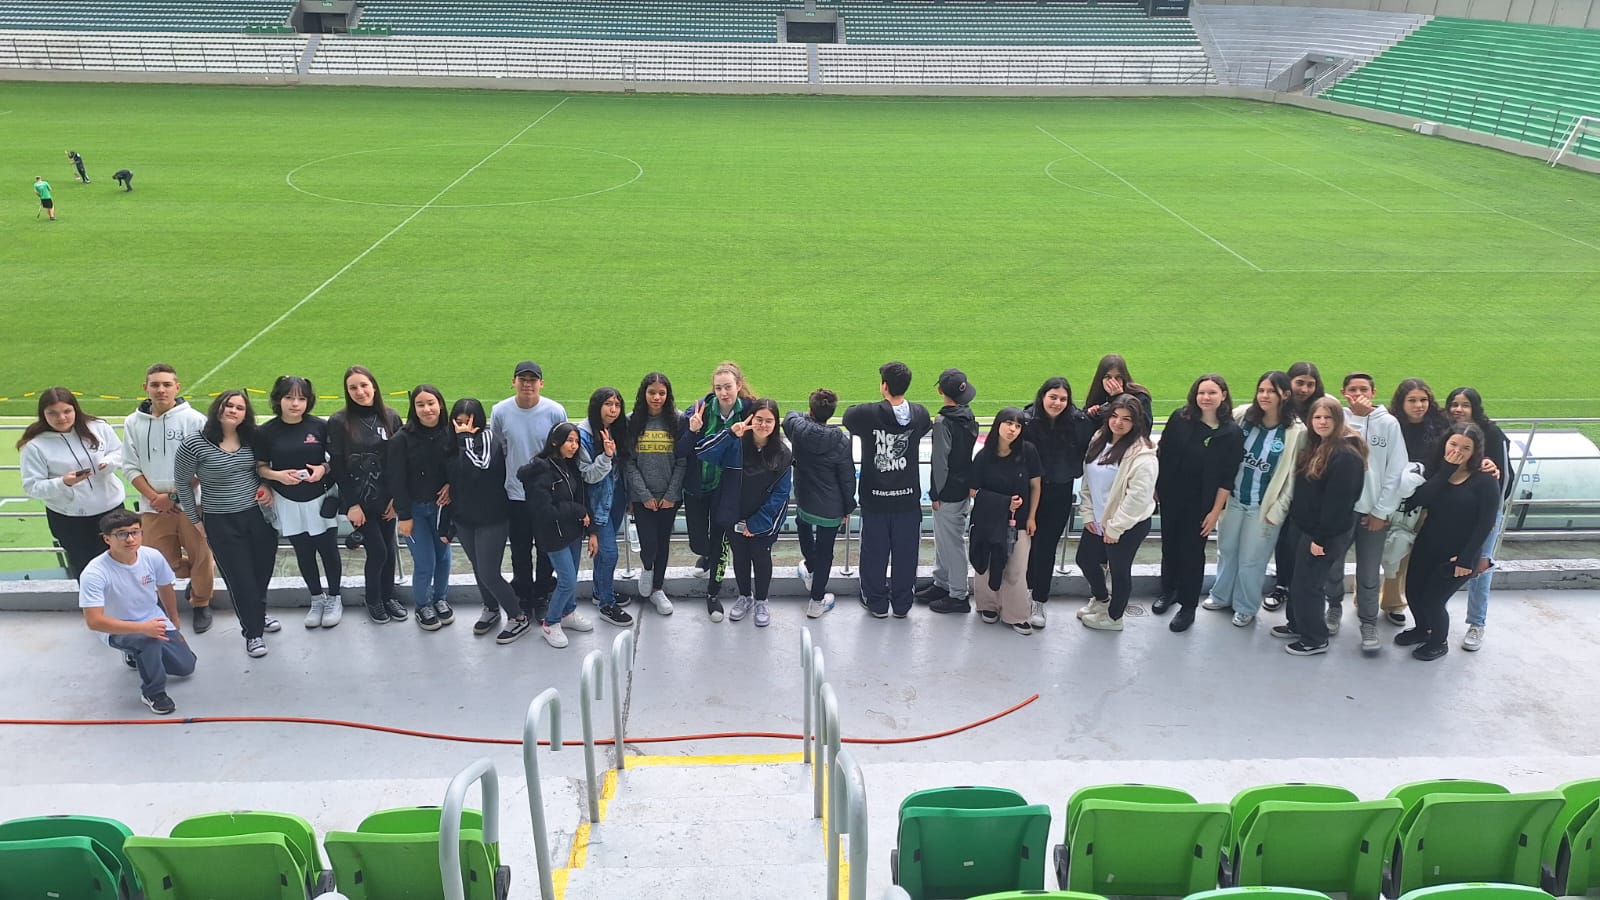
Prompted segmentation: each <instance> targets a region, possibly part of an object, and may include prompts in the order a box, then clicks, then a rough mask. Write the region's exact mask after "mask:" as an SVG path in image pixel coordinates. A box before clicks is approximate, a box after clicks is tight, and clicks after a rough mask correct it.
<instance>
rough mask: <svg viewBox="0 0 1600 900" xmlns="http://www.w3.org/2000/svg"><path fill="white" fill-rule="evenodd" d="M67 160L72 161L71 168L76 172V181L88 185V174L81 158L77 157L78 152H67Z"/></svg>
mask: <svg viewBox="0 0 1600 900" xmlns="http://www.w3.org/2000/svg"><path fill="white" fill-rule="evenodd" d="M67 159H70V160H72V167H73V168H74V169H77V170H78V181H80V182H82V183H84V184H88V183H89V172H88V170H87V169H85V168H84V167H83V157H81V156H79V155H78V151H76V150H68V151H67Z"/></svg>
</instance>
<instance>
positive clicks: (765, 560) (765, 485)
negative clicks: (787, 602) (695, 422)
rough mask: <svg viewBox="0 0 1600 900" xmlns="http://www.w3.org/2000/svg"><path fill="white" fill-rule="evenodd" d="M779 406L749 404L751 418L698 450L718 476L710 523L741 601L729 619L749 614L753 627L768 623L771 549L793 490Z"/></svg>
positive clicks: (759, 402) (763, 402)
mask: <svg viewBox="0 0 1600 900" xmlns="http://www.w3.org/2000/svg"><path fill="white" fill-rule="evenodd" d="M778 415H779V413H778V404H777V403H776V402H775V401H773V400H770V399H767V398H764V397H763V398H760V399H757V400H755V401H753V402H751V404H750V414H749V415H748V416H746V417H745V418H744V419H743V420H742V421H739V422H734V423H732V424H730V425H729V426H728V428H727V429H726V431H724V432H720V433H718V434H717V435H716V436H714V437H713V438H712V439H711V440H710V441H709V442H707V443H706V444H705V446H704V447H703V448H702V449H701V450H699V451H698V456H699V459H700V461H701V462H703V463H707V464H710V465H714V466H717V467H719V468H720V469H721V470H722V472H721V476H720V477H719V479H718V481H717V490H716V493H715V494H714V495H713V496H712V504H713V505H712V513H711V515H712V521H713V522H714V523H716V525H717V526H718V527H719V528H722V529H723V530H724V531H726V533H727V534H728V536H729V538H728V540H729V542H730V546H731V549H732V551H733V576H734V580H735V581H736V582H737V584H738V586H739V597H738V599H736V600H735V601H734V602H733V606H731V607H729V609H728V620H729V621H731V622H737V621H739V620H740V619H743V618H744V617H745V616H746V615H749V616H750V617H751V618H752V619H754V620H755V623H756V627H757V628H765V627H767V625H768V624H769V623H770V622H771V621H772V617H771V612H770V610H769V609H768V608H767V591H768V589H769V588H770V586H771V584H772V545H773V543H774V542H776V541H777V539H778V532H779V531H781V530H782V529H783V523H784V520H785V519H786V518H787V517H788V508H789V495H790V493H791V491H792V490H793V487H794V477H793V468H792V463H793V462H794V454H793V453H792V452H791V451H790V449H789V445H788V443H787V442H785V441H784V439H783V433H782V432H780V431H779V430H778Z"/></svg>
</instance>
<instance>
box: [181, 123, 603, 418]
mask: <svg viewBox="0 0 1600 900" xmlns="http://www.w3.org/2000/svg"><path fill="white" fill-rule="evenodd" d="M571 99H572V98H571V97H562V98H561V100H560V101H558V102H557V103H556V105H555V106H552V107H550V108H549V109H547V110H545V111H544V113H542V114H541V115H540V116H539V118H537V119H534V120H533V121H532V122H529V123H528V124H527V125H525V126H523V128H522V130H521V131H519V132H517V133H516V134H514V135H512V136H511V139H510V140H508V141H506V142H505V143H504V144H501V145H500V146H498V147H496V148H494V149H493V150H490V151H489V153H488V155H486V156H485V157H484V158H483V159H480V160H478V161H477V162H476V163H474V164H473V165H472V167H471V168H469V169H467V170H466V171H465V172H462V173H461V174H460V175H459V176H457V177H456V180H454V181H452V182H450V183H449V184H447V185H445V186H444V189H443V190H441V191H439V193H437V194H434V195H433V197H431V198H430V199H429V200H428V202H427V203H424V204H422V205H421V206H419V207H417V208H416V210H415V211H414V212H412V213H411V215H409V216H406V217H405V218H404V219H403V220H401V222H400V224H399V225H396V226H395V227H393V228H391V229H389V231H388V233H386V234H385V235H384V236H383V237H380V238H378V239H377V240H376V241H373V242H372V245H371V246H370V247H368V248H367V249H365V250H363V251H361V252H360V253H358V254H356V258H355V259H352V260H350V261H349V262H347V263H345V264H344V265H343V266H342V267H340V269H339V271H337V272H334V273H333V274H332V275H330V276H328V280H327V281H324V282H323V283H321V284H319V285H317V286H316V287H315V288H313V289H312V290H311V293H309V294H306V295H305V296H304V297H301V298H300V300H299V302H297V303H295V304H294V305H293V306H291V307H289V308H288V309H286V310H284V311H283V314H282V315H280V316H278V317H277V318H276V319H273V320H272V321H271V322H269V323H267V326H266V327H265V328H263V329H261V330H260V331H258V332H256V333H255V335H254V336H252V337H251V338H250V339H249V340H248V341H245V342H244V343H242V344H240V345H239V347H238V349H236V350H234V351H233V352H232V353H229V354H228V355H227V357H226V358H225V359H223V360H222V362H219V363H217V364H216V365H215V366H212V367H211V371H209V372H207V373H205V374H204V375H202V376H200V380H199V381H196V382H195V383H194V384H193V385H191V386H190V390H199V388H200V386H201V385H203V384H205V383H206V382H207V381H210V380H211V377H212V376H213V375H216V374H217V373H218V372H220V371H222V370H223V369H224V368H226V367H227V365H228V364H229V363H231V362H233V361H234V360H235V359H238V358H239V354H241V353H243V352H244V351H246V350H248V349H250V348H251V347H252V346H253V345H254V344H255V342H256V341H259V340H261V339H262V338H264V337H266V336H267V335H268V334H271V333H272V331H273V329H275V328H277V327H278V326H279V325H282V324H283V323H284V321H285V320H287V319H288V318H289V317H290V316H292V315H294V314H295V313H296V312H297V311H298V310H299V309H300V307H302V306H305V305H306V304H307V303H310V302H311V301H312V300H314V299H316V297H317V295H318V294H320V293H322V292H323V291H324V290H326V289H327V287H328V285H331V284H333V283H334V282H335V281H338V280H339V278H340V276H342V275H344V273H346V272H348V271H350V270H351V269H353V268H355V266H356V264H357V263H359V262H361V261H362V260H363V259H366V258H367V257H368V256H369V255H370V254H371V253H372V251H374V250H376V249H378V248H379V247H381V246H383V245H384V243H385V242H386V241H388V240H389V238H392V237H394V236H395V235H397V234H399V233H400V230H401V229H402V228H405V227H406V226H407V225H410V224H411V223H412V222H413V221H414V220H415V219H416V218H417V216H420V215H422V214H423V213H425V212H427V211H428V210H429V209H431V208H432V207H433V205H434V204H435V203H438V202H439V199H440V198H442V197H443V196H444V195H445V194H448V193H450V191H452V190H454V189H455V187H456V185H458V184H460V183H461V182H463V181H466V180H467V178H468V177H470V176H471V175H472V173H473V172H476V171H478V170H479V169H481V168H483V166H484V164H485V163H487V162H489V160H491V159H494V158H495V157H496V156H499V155H500V153H501V151H503V150H505V149H506V148H507V147H509V146H511V145H512V144H515V143H516V142H517V141H518V140H520V139H521V138H522V136H523V135H525V134H527V133H528V132H529V131H532V130H533V127H534V126H535V125H538V124H539V123H540V122H543V121H544V120H545V119H547V118H549V117H550V114H551V113H553V112H555V111H556V110H558V109H560V108H561V107H562V106H563V105H564V104H565V103H566V102H567V101H568V100H571Z"/></svg>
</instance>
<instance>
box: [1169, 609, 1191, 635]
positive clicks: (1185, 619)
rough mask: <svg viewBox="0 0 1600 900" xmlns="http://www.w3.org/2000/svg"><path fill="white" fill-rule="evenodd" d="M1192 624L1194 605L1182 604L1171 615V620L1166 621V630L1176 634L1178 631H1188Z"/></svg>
mask: <svg viewBox="0 0 1600 900" xmlns="http://www.w3.org/2000/svg"><path fill="white" fill-rule="evenodd" d="M1193 624H1194V607H1192V606H1184V607H1180V608H1179V609H1178V612H1177V614H1176V615H1174V616H1173V617H1172V621H1171V622H1168V623H1167V630H1168V631H1170V632H1173V633H1174V634H1177V633H1179V632H1184V631H1188V630H1189V626H1190V625H1193Z"/></svg>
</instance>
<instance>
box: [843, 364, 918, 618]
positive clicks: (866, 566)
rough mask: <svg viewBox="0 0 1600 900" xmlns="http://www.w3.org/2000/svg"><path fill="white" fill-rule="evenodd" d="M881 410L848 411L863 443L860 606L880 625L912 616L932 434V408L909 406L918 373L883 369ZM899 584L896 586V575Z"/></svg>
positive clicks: (900, 367)
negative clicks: (923, 461)
mask: <svg viewBox="0 0 1600 900" xmlns="http://www.w3.org/2000/svg"><path fill="white" fill-rule="evenodd" d="M878 379H879V381H878V391H879V393H881V394H882V395H883V400H882V401H880V402H878V403H858V404H856V405H855V406H852V407H850V408H849V409H847V410H845V413H844V427H845V430H846V431H848V432H850V434H851V436H852V437H855V438H856V439H858V440H860V441H861V489H860V490H861V605H862V606H864V607H866V609H867V611H868V612H870V613H872V615H873V617H874V618H879V619H886V618H888V617H889V614H890V613H891V612H893V613H894V616H895V618H897V619H904V618H905V617H906V616H907V615H908V614H909V613H910V612H911V602H912V597H911V589H912V587H914V586H915V585H916V580H917V544H918V541H919V540H920V538H921V536H922V467H921V465H920V464H919V462H918V457H917V448H918V447H919V446H920V443H921V441H922V436H923V435H925V434H927V433H928V430H929V429H931V428H932V427H933V420H932V419H930V418H929V416H928V410H927V407H924V406H923V405H922V404H920V403H911V402H908V401H907V400H906V391H908V390H910V389H911V369H910V368H909V367H908V366H906V364H905V363H903V362H886V363H884V364H883V365H882V366H880V367H879V368H878ZM891 567H892V568H893V570H894V581H893V583H892V584H891V583H890V581H889V575H888V572H889V569H890V568H891Z"/></svg>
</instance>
